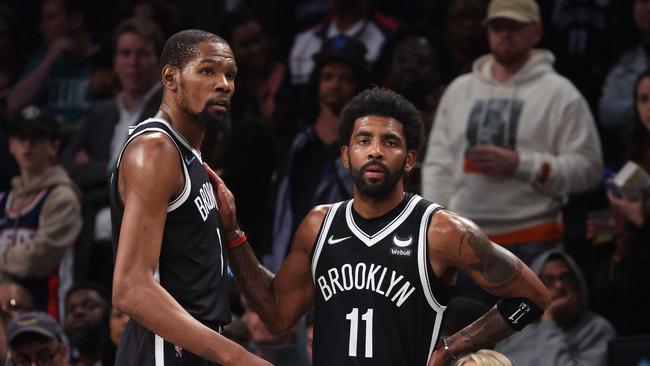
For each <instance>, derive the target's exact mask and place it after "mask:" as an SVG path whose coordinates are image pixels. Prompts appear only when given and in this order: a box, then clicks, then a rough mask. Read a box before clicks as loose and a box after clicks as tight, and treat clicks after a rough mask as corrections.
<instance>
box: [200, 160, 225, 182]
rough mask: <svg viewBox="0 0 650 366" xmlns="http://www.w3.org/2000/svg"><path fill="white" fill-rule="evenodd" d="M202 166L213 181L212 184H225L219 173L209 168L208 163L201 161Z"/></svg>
mask: <svg viewBox="0 0 650 366" xmlns="http://www.w3.org/2000/svg"><path fill="white" fill-rule="evenodd" d="M203 168H204V169H205V171H206V172H207V173H208V176H209V177H210V180H212V181H213V182H214V184H216V185H221V184H224V185H225V183H224V182H223V180H222V179H221V177H219V174H217V173H216V172H215V171H214V170H212V168H210V166H209V165H208V163H203Z"/></svg>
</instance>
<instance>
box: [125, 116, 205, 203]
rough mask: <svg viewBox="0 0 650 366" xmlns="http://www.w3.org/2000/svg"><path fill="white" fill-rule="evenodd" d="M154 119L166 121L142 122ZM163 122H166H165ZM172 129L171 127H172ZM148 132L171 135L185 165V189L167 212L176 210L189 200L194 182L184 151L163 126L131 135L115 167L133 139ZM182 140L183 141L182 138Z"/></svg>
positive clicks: (170, 137)
mask: <svg viewBox="0 0 650 366" xmlns="http://www.w3.org/2000/svg"><path fill="white" fill-rule="evenodd" d="M152 120H153V121H155V122H161V123H162V122H164V121H163V120H154V119H148V120H146V121H144V122H142V123H147V121H150V122H151V121H152ZM142 123H140V124H142ZM140 124H139V125H140ZM163 124H165V123H163ZM139 125H138V126H139ZM166 125H167V126H169V125H168V124H166ZM170 129H171V127H170ZM171 130H172V131H173V129H171ZM130 132H133V131H130ZM146 132H160V133H162V134H163V135H165V136H167V137H169V139H170V140H171V141H172V143H173V144H174V146H175V147H176V150H178V154H179V155H180V159H181V165H182V166H183V175H184V176H185V185H184V186H183V191H182V192H181V193H180V194H179V195H178V197H176V198H175V199H174V200H172V201H171V202H170V203H168V204H167V213H169V212H172V211H174V210H175V209H177V208H178V207H180V206H181V205H182V204H183V203H185V201H187V197H189V196H190V191H191V188H192V182H191V181H190V173H189V172H188V171H187V167H186V166H185V159H183V152H182V151H181V149H180V147H178V145H177V144H176V141H174V139H173V138H172V136H171V135H170V134H169V133H167V131H165V130H163V129H162V128H158V127H148V128H145V129H143V130H140V131H138V133H136V134H135V135H132V136H129V139H128V140H126V143H125V144H124V146H123V147H122V151H120V155H118V157H117V163H116V164H115V169H116V170H117V168H118V167H119V166H120V162H121V161H122V155H123V154H124V151H125V150H126V147H127V146H128V145H129V143H130V142H131V140H133V139H135V138H136V137H138V136H140V135H142V134H143V133H146ZM181 142H183V141H182V140H181ZM199 161H200V158H199Z"/></svg>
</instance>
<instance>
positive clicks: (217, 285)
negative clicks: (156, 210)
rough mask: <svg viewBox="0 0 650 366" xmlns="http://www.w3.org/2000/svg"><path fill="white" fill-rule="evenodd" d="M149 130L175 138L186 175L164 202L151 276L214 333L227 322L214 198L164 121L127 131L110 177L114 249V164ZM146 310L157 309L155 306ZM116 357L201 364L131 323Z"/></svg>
mask: <svg viewBox="0 0 650 366" xmlns="http://www.w3.org/2000/svg"><path fill="white" fill-rule="evenodd" d="M149 132H160V133H163V134H165V135H167V136H169V138H170V139H171V141H173V142H174V144H175V145H176V147H177V148H178V152H179V154H180V157H181V165H182V167H180V168H181V171H182V172H183V174H184V178H185V179H184V180H185V186H184V188H183V191H182V193H181V194H180V195H179V196H178V197H176V199H174V200H172V201H171V202H169V205H168V208H167V217H166V220H165V228H164V232H163V239H162V246H161V250H160V258H159V262H158V270H157V271H156V273H155V276H154V277H155V279H156V281H158V282H159V283H160V285H161V286H162V287H163V288H164V289H165V290H166V291H167V292H169V293H170V294H171V295H172V296H173V297H174V299H176V301H178V303H179V304H180V305H181V306H182V307H183V308H184V309H185V310H187V312H189V313H190V314H191V315H192V316H193V317H194V318H196V319H197V320H199V321H200V322H201V323H203V324H205V325H207V326H208V327H210V328H212V329H214V330H215V331H219V329H220V328H221V326H222V325H224V324H227V323H229V322H230V305H229V301H228V284H227V273H226V270H227V268H226V267H227V264H226V253H225V251H224V249H223V245H222V241H221V235H222V233H221V222H220V217H219V212H218V208H217V202H216V199H215V196H214V193H213V190H212V184H211V182H210V179H209V177H208V175H207V173H206V172H205V170H204V168H203V162H202V161H201V156H200V153H199V152H198V151H196V150H195V149H193V148H192V147H191V145H190V144H189V143H188V142H187V141H186V140H185V138H183V136H182V135H181V134H180V133H178V131H176V130H175V129H174V128H173V127H172V126H171V125H170V124H169V123H168V122H166V121H164V120H161V119H153V118H152V119H148V120H146V121H144V122H142V123H140V124H138V125H137V126H136V127H135V129H134V130H133V131H132V132H130V137H129V139H128V140H127V141H126V143H125V145H124V147H123V148H122V152H121V153H120V156H119V159H118V162H117V165H116V168H115V170H114V172H113V175H112V176H111V216H112V221H113V243H114V244H113V247H114V251H115V253H117V247H118V246H119V242H118V239H119V233H120V226H121V221H122V216H123V214H124V205H123V204H122V202H121V200H120V198H119V193H118V187H117V182H118V179H117V174H118V169H117V167H119V164H120V161H121V158H122V154H123V153H124V149H125V148H126V146H127V145H128V144H129V143H130V142H131V141H133V139H135V138H137V136H139V135H141V134H144V133H149ZM156 159H157V157H156V156H151V157H150V164H157V160H156ZM147 310H148V311H152V312H155V311H156V309H155V308H152V309H147ZM117 357H118V359H117V361H116V364H119V365H127V366H128V365H138V366H142V365H144V366H149V365H150V366H154V365H155V366H162V365H175V364H179V365H180V364H182V365H202V364H204V363H202V361H201V362H198V361H197V362H194V361H191V360H190V359H194V358H195V356H194V355H190V354H188V353H187V352H185V351H184V350H182V349H180V348H179V347H175V346H174V345H172V344H169V343H167V342H164V341H163V340H162V338H160V337H159V336H157V335H153V334H151V333H150V332H149V331H148V330H146V329H145V328H144V327H142V326H141V325H139V324H137V323H136V322H134V321H130V322H129V324H128V325H127V328H126V330H125V332H124V336H123V337H122V342H121V344H120V347H119V349H118V356H117ZM188 361H189V362H188Z"/></svg>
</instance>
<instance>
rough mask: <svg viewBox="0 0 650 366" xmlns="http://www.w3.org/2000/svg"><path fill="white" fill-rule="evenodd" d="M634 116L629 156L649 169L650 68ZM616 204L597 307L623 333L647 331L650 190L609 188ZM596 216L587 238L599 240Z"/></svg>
mask: <svg viewBox="0 0 650 366" xmlns="http://www.w3.org/2000/svg"><path fill="white" fill-rule="evenodd" d="M634 104H635V111H634V112H635V120H634V124H633V126H632V129H631V130H630V132H629V134H628V135H627V138H626V139H625V140H624V141H625V145H626V150H625V157H626V159H627V160H628V161H633V162H635V163H636V164H638V165H639V166H641V167H642V168H643V169H645V170H646V172H647V171H650V70H647V71H645V72H644V73H642V74H641V75H640V76H639V78H638V79H637V81H636V83H635V84H634ZM607 198H608V200H609V204H610V208H611V217H610V219H609V221H608V222H609V225H610V226H611V229H612V230H613V233H614V236H613V239H612V242H611V243H610V245H609V246H608V247H607V254H606V257H605V259H604V260H603V262H602V263H601V266H600V268H599V270H598V272H597V273H596V281H595V284H594V289H593V295H594V296H593V306H594V309H595V310H597V311H598V312H600V313H601V314H603V315H605V316H606V317H607V318H608V319H609V320H610V321H611V322H612V323H613V324H614V327H615V328H616V330H617V332H618V333H619V334H620V335H628V334H642V333H647V330H648V329H650V313H648V311H647V309H648V308H649V307H650V287H648V285H647V284H648V282H649V281H650V243H648V240H647V239H648V238H649V237H650V235H649V234H650V224H649V223H648V220H646V218H647V217H648V215H649V214H650V191H647V190H646V191H645V192H643V193H642V194H641V195H639V197H627V196H626V195H625V194H621V193H620V192H615V191H613V190H612V189H608V190H607ZM598 230H599V227H598V223H597V222H596V220H594V219H590V220H588V221H587V237H588V238H590V239H591V240H596V238H597V232H598Z"/></svg>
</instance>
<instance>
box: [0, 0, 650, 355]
mask: <svg viewBox="0 0 650 366" xmlns="http://www.w3.org/2000/svg"><path fill="white" fill-rule="evenodd" d="M500 2H501V3H504V2H503V1H500ZM399 3H400V4H401V5H400V6H396V5H395V3H394V2H391V1H386V0H304V1H288V0H280V1H269V2H265V1H252V0H234V1H223V2H212V1H199V0H187V1H178V0H120V1H110V0H98V1H92V2H89V1H83V0H21V1H12V0H10V1H6V2H3V3H2V4H0V55H2V57H0V365H5V362H7V364H8V365H11V363H8V362H10V361H9V358H11V359H12V362H14V364H16V365H18V364H23V363H20V362H23V361H24V362H31V360H35V361H36V362H40V361H42V360H45V361H47V362H51V364H56V365H75V366H76V365H79V366H82V365H83V366H97V365H99V366H107V365H111V364H112V363H113V359H114V353H115V349H116V347H117V346H118V345H119V339H120V336H121V333H122V331H123V329H124V327H125V325H126V322H127V321H129V319H128V316H127V315H126V314H123V313H122V312H120V311H119V310H118V309H116V308H112V306H111V299H110V293H111V291H110V289H111V279H112V269H113V249H112V245H111V237H112V230H111V229H112V228H111V219H110V212H109V209H108V202H109V186H108V178H109V176H110V174H111V171H112V168H113V167H114V164H115V161H116V159H117V158H118V155H119V152H120V148H121V146H122V145H123V143H124V141H126V139H127V136H128V132H129V126H133V125H136V124H137V123H139V122H140V121H143V120H145V119H146V118H148V117H152V116H153V115H154V114H155V113H156V112H157V108H158V106H159V105H160V101H161V97H162V86H161V83H160V65H159V55H160V51H161V49H162V46H163V44H164V42H165V40H166V39H167V38H168V37H169V36H170V35H172V34H173V33H175V32H177V31H179V30H181V29H189V28H199V29H203V30H207V31H211V32H214V33H216V34H219V35H221V36H222V37H223V38H224V39H226V40H227V41H228V42H229V43H230V45H231V47H232V49H233V52H234V54H235V58H236V61H237V66H238V75H237V79H236V91H235V95H234V97H233V100H232V104H231V110H230V115H229V118H230V122H231V126H232V127H231V129H229V130H228V131H209V133H208V135H207V136H206V138H205V141H204V144H203V147H202V149H201V153H202V156H203V158H204V159H203V160H204V161H206V162H208V163H209V164H210V166H211V167H213V168H214V169H215V170H216V171H217V172H218V173H219V174H220V175H221V177H222V178H223V180H224V181H225V182H226V184H227V185H228V186H229V188H230V189H231V191H232V192H233V194H234V195H235V197H236V199H237V207H238V216H239V222H240V225H241V226H242V228H243V229H244V230H245V231H246V232H247V235H248V237H249V240H250V243H251V244H252V245H253V249H254V250H255V252H256V254H257V256H258V258H260V259H261V260H262V261H263V262H264V264H265V265H266V266H267V267H268V268H269V269H271V270H277V268H278V267H279V265H280V263H281V262H282V260H283V259H284V257H285V256H286V254H287V252H288V250H289V246H290V242H291V239H292V235H293V232H294V230H295V228H296V226H297V224H298V223H299V222H300V220H301V219H302V217H303V216H304V215H305V214H306V213H307V212H308V211H309V209H310V208H312V207H313V206H315V205H318V204H324V203H330V202H336V201H340V200H345V199H348V198H350V197H351V195H352V191H351V189H352V180H351V177H350V175H349V172H348V171H347V170H346V169H345V168H344V167H343V164H342V163H341V158H340V149H339V141H338V140H339V136H338V133H339V130H338V129H339V124H340V119H339V114H340V112H341V109H342V108H343V106H345V104H346V103H347V102H348V101H349V100H350V99H351V98H352V97H354V96H355V95H356V94H358V93H359V92H360V91H362V90H364V89H366V88H369V87H372V86H374V85H376V86H382V87H386V88H390V89H393V90H395V91H397V92H398V93H400V94H402V95H403V96H405V97H406V98H407V99H409V100H410V101H411V102H412V103H413V104H414V105H415V106H416V107H417V108H418V109H419V110H420V112H421V113H422V115H423V120H424V122H425V129H426V130H425V133H426V135H425V136H424V141H425V143H424V144H423V145H424V146H422V147H421V149H420V150H419V151H418V162H417V163H416V167H415V169H414V170H413V171H412V172H410V173H409V175H408V176H406V177H405V178H406V179H405V185H406V187H407V191H411V192H414V193H418V194H421V195H422V196H423V197H424V198H426V199H430V200H432V201H435V202H437V203H440V204H441V205H443V206H445V207H446V208H448V209H450V210H453V211H455V212H458V213H459V214H462V215H464V216H466V217H468V218H470V219H472V220H474V221H476V222H477V223H478V224H479V225H480V226H481V227H482V228H484V230H485V231H486V234H487V235H488V236H489V237H490V238H491V239H492V240H494V241H495V242H497V243H499V244H502V245H504V247H506V248H507V249H508V250H510V251H512V252H513V253H515V254H516V255H518V256H519V257H520V258H521V259H522V260H523V261H524V262H526V263H527V264H528V265H529V266H531V268H532V269H533V270H534V271H535V272H536V273H537V274H538V275H539V277H540V279H541V280H542V282H543V283H544V284H545V285H546V286H547V288H548V289H549V292H550V293H551V295H552V298H553V300H552V304H551V306H550V307H549V309H548V310H547V311H546V313H545V314H544V316H543V317H542V319H541V320H540V321H539V322H537V323H535V324H533V325H531V326H530V327H528V328H526V329H525V330H524V331H522V332H521V333H519V334H517V335H515V336H513V337H511V338H510V339H507V340H506V341H503V342H501V343H499V344H497V345H495V349H496V350H498V351H499V352H501V353H503V354H504V355H505V356H507V357H508V358H509V359H510V360H511V361H513V364H522V365H606V364H607V363H606V361H607V357H608V341H614V340H617V339H623V338H624V337H630V336H643V335H646V336H650V313H648V311H647V309H648V308H650V286H648V283H650V222H649V221H650V220H646V215H650V189H646V191H645V192H642V193H641V194H640V195H638V196H636V197H628V196H625V195H620V194H619V193H618V192H613V191H611V190H610V189H608V182H609V181H608V179H609V178H610V177H611V176H612V175H613V174H615V173H616V172H618V171H619V170H620V169H621V167H622V166H623V165H624V164H625V163H626V162H628V161H632V162H635V163H636V164H638V165H639V166H640V167H642V168H643V169H645V170H646V171H647V172H650V61H649V60H650V56H649V53H650V0H624V1H614V0H544V1H539V0H538V1H537V4H538V6H539V11H538V12H536V10H535V9H534V8H526V6H527V5H526V4H527V1H525V0H512V1H511V2H510V3H511V4H513V3H514V4H516V5H517V9H518V10H515V11H514V13H513V11H511V10H512V9H510V8H508V6H507V5H506V6H505V7H504V8H494V9H491V10H490V12H489V13H488V7H489V5H490V1H489V0H443V1H426V0H406V1H400V2H399ZM505 3H506V4H507V3H508V2H505ZM522 4H523V5H522ZM522 6H523V8H522ZM405 9H406V10H405ZM521 9H524V10H521ZM526 9H528V10H526ZM530 9H532V10H530ZM513 14H515V15H513ZM522 14H523V16H522ZM488 15H489V17H488ZM152 163H155V162H152ZM596 214H598V215H596ZM596 217H597V218H596ZM492 304H493V299H491V298H490V297H489V296H486V294H485V293H482V292H481V291H478V290H477V289H476V288H474V287H472V286H471V285H470V284H468V283H467V281H466V279H464V278H462V277H461V278H459V286H458V288H457V291H456V297H455V299H454V300H453V301H452V302H451V305H450V306H449V309H448V312H449V320H448V323H447V324H446V325H443V329H447V330H446V331H447V332H452V331H454V330H453V329H455V328H458V329H460V328H459V327H458V325H460V324H468V323H470V322H471V321H473V320H475V319H476V317H478V316H479V315H480V314H481V312H476V311H473V309H474V308H479V309H483V308H489V307H490V306H491V305H492ZM231 305H232V306H231V307H232V311H233V322H232V324H231V325H230V326H228V327H227V328H226V329H225V334H227V335H228V336H229V337H231V338H232V339H233V340H236V341H237V342H239V343H241V344H242V345H244V346H246V347H247V348H249V349H250V350H251V351H253V352H255V353H256V354H258V355H260V356H261V357H264V358H266V359H268V360H271V361H273V362H275V363H277V364H280V365H307V364H309V360H310V359H311V342H312V334H313V326H312V320H311V318H310V316H309V315H307V316H306V319H303V320H301V322H300V323H299V324H297V325H296V327H295V328H293V329H292V330H291V331H290V332H288V333H286V334H283V335H280V336H278V335H272V334H271V333H269V331H268V330H267V329H266V328H265V326H264V324H263V323H262V322H261V321H260V319H259V317H258V316H257V314H255V313H254V312H252V311H250V310H249V309H247V308H246V304H245V301H243V300H242V298H241V296H240V294H239V293H238V292H237V289H236V286H233V291H231ZM475 314H476V316H474V315H475ZM452 323H454V324H455V323H458V325H452ZM27 324H32V325H30V326H27ZM452 328H453V329H452ZM649 349H650V346H649ZM502 357H503V356H501V355H498V354H496V353H491V352H490V351H481V352H479V353H477V354H475V355H470V356H468V357H466V358H464V359H463V360H461V361H462V362H459V363H458V364H459V365H461V364H462V365H473V364H483V363H480V362H488V361H480V360H487V359H490V360H491V359H494V361H489V362H495V363H485V364H504V365H505V364H509V363H507V362H506V361H507V360H506V361H503V360H502ZM647 357H648V359H649V361H648V362H650V356H647ZM25 364H26V363H25Z"/></svg>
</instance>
